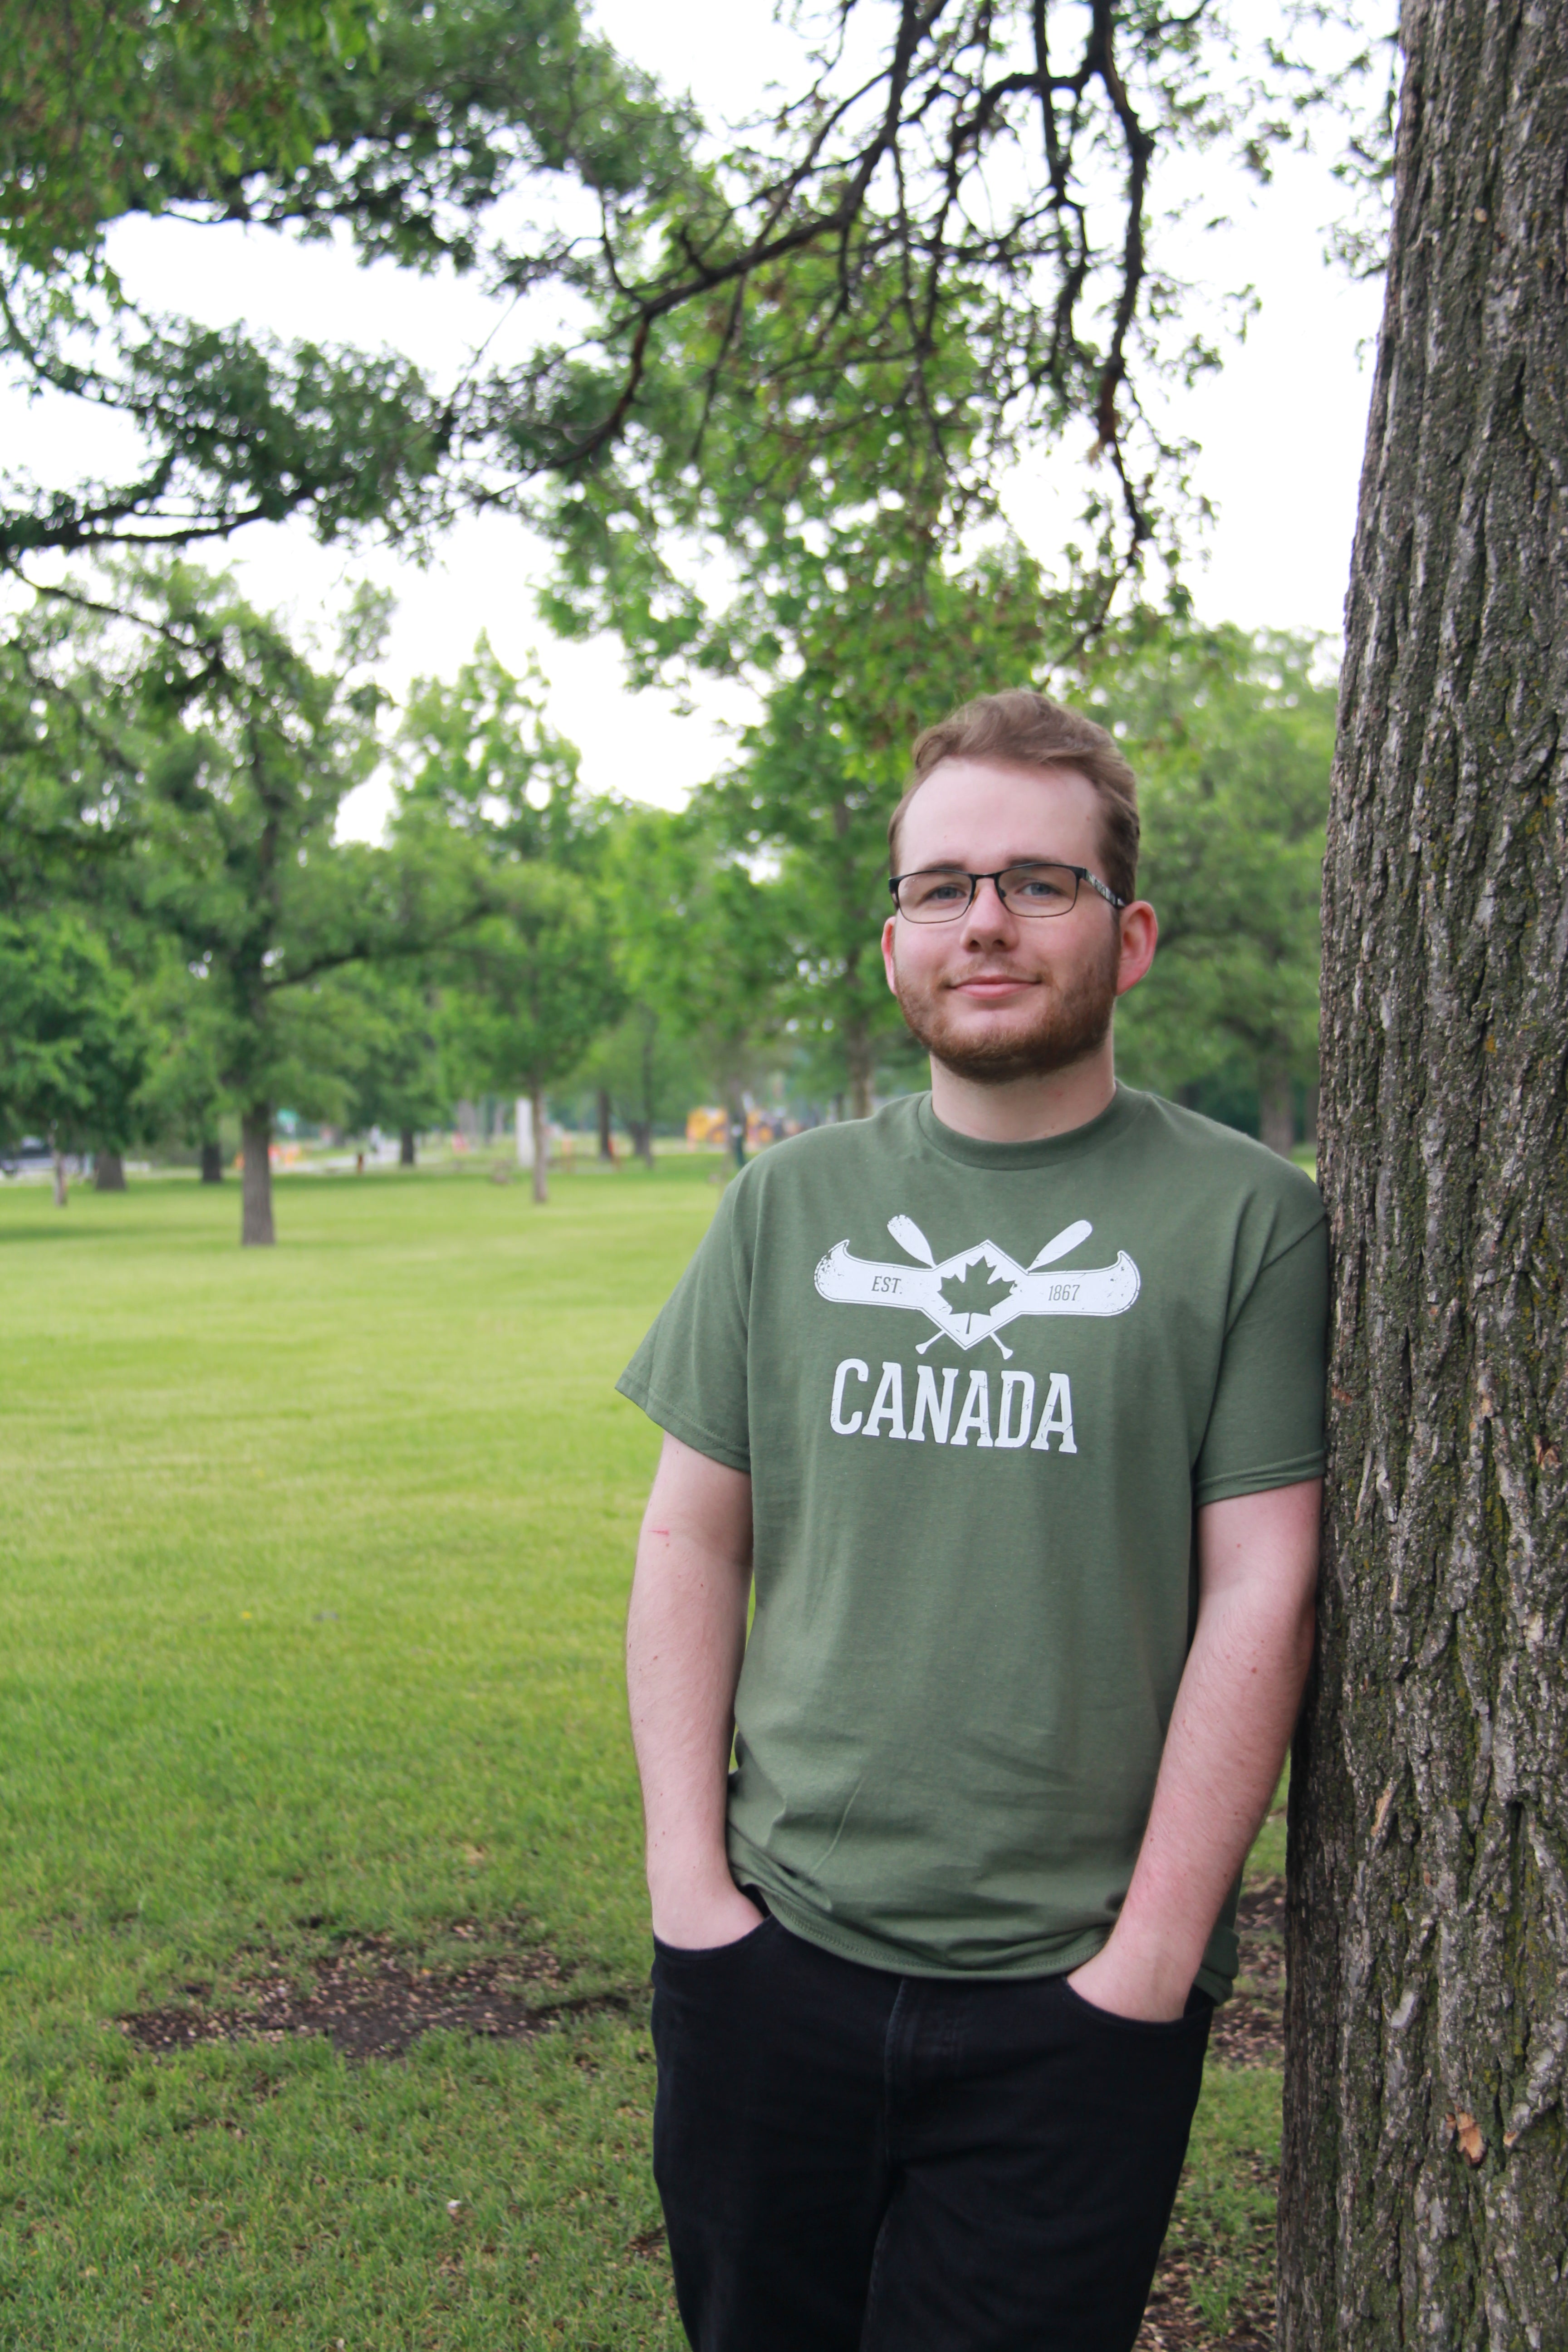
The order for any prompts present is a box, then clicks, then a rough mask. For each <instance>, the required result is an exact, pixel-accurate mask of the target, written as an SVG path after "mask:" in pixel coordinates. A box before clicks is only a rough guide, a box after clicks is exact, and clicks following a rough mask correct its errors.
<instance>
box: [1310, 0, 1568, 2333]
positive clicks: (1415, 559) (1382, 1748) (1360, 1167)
mask: <svg viewBox="0 0 1568 2352" xmlns="http://www.w3.org/2000/svg"><path fill="white" fill-rule="evenodd" d="M1404 37H1405V49H1406V60H1407V62H1406V74H1405V93H1404V100H1403V106H1402V112H1401V123H1400V134H1399V158H1398V173H1397V180H1396V193H1395V207H1394V248H1393V259H1392V268H1391V273H1390V278H1389V287H1388V297H1387V307H1386V310H1385V313H1384V328H1383V336H1382V342H1381V348H1380V352H1379V358H1378V368H1377V376H1376V382H1375V385H1374V389H1373V409H1372V422H1371V430H1370V438H1369V443H1368V450H1367V459H1366V467H1365V471H1364V473H1363V481H1362V494H1361V511H1360V516H1359V519H1358V525H1357V533H1356V551H1355V558H1354V563H1353V567H1352V581H1351V593H1350V599H1349V604H1348V608H1347V651H1346V662H1345V670H1344V684H1343V688H1342V709H1341V729H1340V748H1339V753H1338V758H1337V761H1336V766H1335V777H1334V790H1333V803H1332V810H1331V819H1330V827H1329V851H1328V861H1327V866H1326V869H1325V880H1324V901H1323V904H1324V927H1323V928H1324V991H1323V1047H1324V1069H1323V1103H1322V1136H1321V1159H1320V1162H1319V1165H1320V1170H1321V1178H1322V1181H1323V1185H1324V1190H1325V1192H1326V1194H1327V1198H1328V1202H1329V1208H1330V1214H1331V1227H1332V1234H1333V1244H1334V1253H1335V1278H1336V1291H1337V1307H1336V1323H1335V1330H1334V1338H1333V1346H1332V1355H1331V1373H1330V1381H1331V1441H1330V1486H1329V1506H1328V1516H1327V1525H1326V1530H1325V1535H1326V1541H1325V1553H1324V1567H1323V1577H1322V1594H1321V1643H1320V1652H1319V1662H1318V1666H1317V1670H1316V1674H1315V1676H1314V1683H1313V1689H1312V1692H1311V1694H1310V1699H1309V1705H1308V1708H1307V1712H1306V1714H1305V1716H1304V1718H1303V1722H1302V1727H1301V1731H1300V1738H1299V1740H1298V1744H1297V1750H1296V1769H1295V1773H1294V1777H1293V1780H1292V1783H1291V1790H1290V1810H1291V1840H1290V1854H1291V1885H1290V1894H1289V1914H1288V1931H1287V1940H1288V1945H1289V2010H1288V2019H1287V2048H1288V2052H1289V2058H1288V2066H1287V2079H1286V2143H1285V2163H1284V2179H1283V2184H1282V2192H1281V2208H1280V2221H1281V2227H1280V2253H1281V2332H1280V2341H1281V2344H1282V2345H1283V2346H1284V2347H1286V2352H1329V2347H1333V2352H1352V2347H1353V2352H1383V2347H1404V2346H1409V2347H1415V2346H1420V2347H1424V2352H1426V2347H1440V2348H1441V2352H1479V2347H1486V2348H1487V2352H1516V2347H1517V2352H1524V2347H1531V2352H1535V2347H1541V2352H1550V2347H1558V2346H1563V2345H1568V2266H1565V2265H1564V2263H1563V2245H1564V2221H1563V2216H1564V2214H1565V2213H1568V2119H1565V2116H1564V2098H1563V2094H1564V2087H1565V2085H1564V2079H1563V2077H1564V2060H1565V2056H1568V1831H1565V1826H1564V1814H1563V1790H1564V1788H1565V1787H1568V1675H1564V1673H1563V1636H1564V1628H1565V1622H1568V1508H1565V1507H1564V1502H1565V1498H1564V1495H1563V1486H1564V1478H1563V1454H1564V1453H1565V1452H1568V1438H1565V1435H1564V1430H1563V1407H1564V1402H1565V1400H1568V1380H1565V1365H1564V1357H1565V1336H1568V1335H1565V1328H1564V1315H1565V1306H1564V1301H1565V1289H1564V1277H1565V1275H1568V1149H1565V1143H1568V1137H1565V1133H1564V1129H1565V1112H1564V1098H1563V1071H1564V1064H1565V1061H1568V1026H1565V1021H1564V1010H1563V956H1564V950H1565V947H1568V885H1565V870H1568V751H1565V748H1564V747H1565V746H1568V565H1565V563H1564V550H1563V512H1564V496H1565V487H1568V486H1565V482H1564V476H1565V474H1568V376H1565V373H1564V367H1563V353H1564V351H1565V350H1568V253H1565V250H1564V220H1563V186H1564V183H1565V181H1568V11H1564V10H1563V8H1562V7H1561V6H1558V5H1553V0H1406V11H1405V34H1404Z"/></svg>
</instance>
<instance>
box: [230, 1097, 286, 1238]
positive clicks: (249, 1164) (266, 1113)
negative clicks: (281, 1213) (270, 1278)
mask: <svg viewBox="0 0 1568 2352" xmlns="http://www.w3.org/2000/svg"><path fill="white" fill-rule="evenodd" d="M239 1147H240V1153H241V1156H242V1158H243V1160H244V1162H245V1166H244V1170H243V1171H242V1176H241V1182H240V1194H239V1239H240V1245H241V1247H242V1248H244V1247H252V1248H263V1249H268V1248H270V1247H271V1245H272V1244H273V1242H274V1241H275V1240H276V1239H277V1235H276V1234H274V1232H273V1230H272V1158H271V1147H272V1106H271V1104H270V1103H256V1104H253V1105H252V1107H251V1108H250V1109H249V1110H247V1112H246V1113H245V1115H244V1117H243V1118H241V1120H240V1122H239Z"/></svg>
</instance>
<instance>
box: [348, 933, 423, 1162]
mask: <svg viewBox="0 0 1568 2352" xmlns="http://www.w3.org/2000/svg"><path fill="white" fill-rule="evenodd" d="M328 993H329V994H330V997H331V1005H332V1012H333V1020H334V1025H336V1024H341V1025H342V1035H343V1036H344V1037H345V1038H346V1040H347V1041H348V1042H349V1054H348V1062H349V1069H350V1077H349V1100H348V1109H347V1120H348V1126H349V1129H350V1130H351V1132H352V1133H353V1134H356V1135H363V1133H364V1132H365V1131H366V1129H369V1128H372V1127H386V1128H390V1129H392V1130H393V1132H394V1133H395V1135H396V1137H397V1139H398V1154H397V1156H398V1160H399V1163H400V1165H401V1166H403V1167H405V1168H412V1167H414V1166H415V1165H416V1161H417V1158H418V1138H419V1134H420V1131H421V1130H422V1129H425V1128H428V1127H436V1126H437V1125H439V1124H441V1123H442V1122H443V1121H444V1120H445V1118H446V1117H447V1108H448V1106H449V1105H450V1102H451V1099H452V1089H451V1088H450V1087H448V1086H447V1076H446V1069H445V1064H444V1057H443V1054H442V1038H441V1009H440V998H439V992H438V990H437V987H436V985H435V983H434V981H433V980H432V978H431V977H430V976H429V975H428V974H426V973H422V972H421V971H419V970H418V969H417V966H416V965H411V964H410V961H409V960H407V959H400V960H399V961H397V962H395V963H391V964H359V965H351V966H350V967H349V968H348V970H347V971H342V972H339V973H337V974H335V975H334V976H333V979H332V981H331V983H330V984H329V990H328Z"/></svg>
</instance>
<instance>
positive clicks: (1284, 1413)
mask: <svg viewBox="0 0 1568 2352" xmlns="http://www.w3.org/2000/svg"><path fill="white" fill-rule="evenodd" d="M1326 1290H1327V1284H1326V1273H1325V1238H1324V1219H1323V1209H1322V1203H1321V1201H1320V1199H1319V1197H1318V1193H1317V1191H1316V1188H1315V1187H1314V1186H1313V1185H1312V1183H1311V1182H1310V1180H1309V1179H1308V1178H1307V1177H1306V1176H1305V1175H1303V1174H1302V1172H1301V1171H1300V1169H1297V1168H1293V1167H1291V1166H1290V1165H1289V1163H1288V1162H1287V1161H1285V1160H1280V1159H1279V1158H1277V1157H1276V1155H1275V1154H1274V1153H1273V1152H1271V1151H1268V1150H1264V1149H1263V1148H1262V1146H1260V1145H1259V1144H1257V1143H1254V1142H1252V1141H1250V1140H1249V1139H1247V1137H1245V1136H1241V1135H1237V1134H1235V1133H1233V1132H1232V1131H1231V1130H1230V1129H1226V1128H1221V1127H1216V1126H1215V1125H1213V1124H1212V1123H1211V1122H1210V1121H1209V1120H1207V1119H1205V1118H1199V1117H1197V1115H1196V1114H1195V1113H1194V1112H1191V1111H1185V1110H1180V1109H1177V1108H1175V1107H1174V1106H1173V1104H1170V1103H1167V1102H1163V1101H1161V1100H1160V1099H1158V1097H1154V1096H1152V1095H1144V1094H1138V1093H1134V1092H1132V1091H1131V1090H1130V1089H1129V1088H1127V1087H1119V1088H1118V1090H1117V1093H1116V1095H1115V1097H1114V1099H1113V1100H1112V1102H1111V1103H1110V1107H1109V1108H1108V1109H1106V1110H1105V1111H1103V1112H1102V1113H1101V1114H1100V1117H1099V1118H1096V1119H1093V1120H1091V1121H1090V1122H1089V1125H1087V1126H1085V1127H1080V1128H1076V1129H1073V1130H1072V1131H1071V1132H1070V1133H1069V1134H1067V1135H1061V1136H1055V1137H1052V1138H1050V1139H1048V1140H1047V1141H1045V1142H1038V1143H1010V1144H996V1143H980V1142H976V1141H974V1140H973V1139H971V1138H969V1137H967V1136H963V1135H959V1134H956V1133H954V1131H953V1130H952V1129H950V1128H946V1127H944V1126H942V1123H941V1122H940V1121H939V1120H938V1119H937V1118H936V1117H935V1116H934V1114H933V1112H932V1110H931V1100H930V1097H929V1096H926V1095H916V1096H908V1097H904V1098H903V1099H901V1100H900V1101H898V1102H894V1103H891V1104H889V1106H888V1108H886V1109H884V1110H881V1111H879V1112H878V1113H877V1115H876V1116H875V1118H869V1119H862V1120H857V1121H855V1122H853V1123H851V1124H848V1125H845V1126H838V1127H827V1128H817V1129H813V1130H812V1131H811V1132H809V1133H807V1134H805V1135H800V1136H796V1137H795V1138H794V1139H792V1140H791V1141H789V1142H787V1143H783V1144H778V1145H775V1146H774V1147H773V1149H772V1150H769V1151H767V1152H766V1153H764V1154H763V1156H762V1157H760V1158H759V1159H757V1160H753V1161H752V1164H751V1165H750V1166H749V1167H748V1168H747V1169H746V1170H745V1171H744V1173H743V1174H742V1175H741V1176H740V1177H739V1178H738V1179H737V1180H736V1181H735V1182H734V1183H732V1184H731V1186H730V1187H729V1189H728V1190H727V1191H726V1192H725V1193H724V1194H723V1197H722V1199H721V1202H720V1204H719V1209H718V1212H717V1214H716V1215H715V1217H714V1219H713V1223H712V1225H711V1226H710V1229H709V1232H708V1234H707V1235H706V1237H705V1238H704V1240H703V1242H702V1244H701V1245H700V1248H699V1250H698V1252H697V1254H696V1255H695V1257H694V1258H693V1259H692V1261H691V1264H690V1265H689V1267H688V1268H687V1271H686V1273H685V1275H684V1276H682V1278H681V1281H680V1283H679V1286H678V1287H677V1289H676V1291H675V1293H674V1295H673V1296H672V1297H671V1298H670V1300H669V1302H668V1305H667V1306H666V1307H665V1308H664V1310H663V1312H662V1314H661V1315H660V1316H659V1318H658V1321H657V1322H656V1323H655V1325H654V1327H653V1328H652V1330H651V1331H650V1332H649V1333H648V1335H647V1339H645V1340H644V1341H643V1344H642V1346H641V1347H640V1348H639V1349H638V1350H637V1355H636V1357H635V1358H634V1359H633V1360H632V1362H631V1364H630V1365H629V1366H628V1368H627V1370H626V1372H625V1374H624V1375H623V1377H622V1379H621V1381H620V1388H621V1390H622V1391H623V1393H624V1394H625V1395H626V1396H628V1397H630V1398H631V1399H632V1400H633V1401H634V1402H636V1403H637V1404H639V1405H640V1406H641V1407H642V1408H643V1410H644V1412H647V1413H648V1414H650V1415H651V1417H652V1418H653V1419H654V1420H655V1421H656V1422H658V1423H659V1424H660V1425H661V1426H662V1427H663V1428H665V1429H667V1430H669V1431H670V1432H671V1433H673V1434H674V1435H675V1436H677V1437H679V1438H680V1439H682V1440H683V1441H684V1442H685V1443H686V1444H689V1445H691V1446H694V1447H696V1448H697V1450H698V1451H699V1452H700V1453H702V1454H708V1455H710V1456H711V1458H712V1459H713V1460H715V1461H718V1462H724V1463H728V1464H729V1465H731V1468H733V1469H736V1470H744V1471H748V1472H749V1473H750V1474H751V1479H752V1518H753V1527H754V1542H755V1549H754V1563H755V1580H756V1581H755V1596H756V1598H755V1613H754V1617H753V1622H752V1631H751V1636H750V1639H749V1641H748V1643H747V1646H746V1655H745V1663H744V1666H743V1668H742V1675H741V1682H740V1688H739V1690H738V1692H737V1695H736V1703H735V1724H736V1729H735V1759H736V1763H735V1770H734V1772H733V1774H732V1775H731V1785H730V1805H729V1842H730V1861H731V1868H732V1870H733V1871H734V1874H735V1875H736V1877H737V1879H739V1880H740V1881H741V1882H742V1884H744V1885H757V1886H759V1887H761V1888H762V1889H763V1892H764V1893H765V1895H766V1896H767V1899H768V1902H769V1904H770V1905H771V1906H773V1909H774V1910H775V1911H776V1912H777V1914H778V1916H779V1917H780V1918H781V1919H782V1920H783V1922H784V1925H785V1926H786V1927H791V1928H793V1929H794V1930H795V1932H796V1933H797V1934H799V1935H801V1936H804V1937H807V1938H808V1939H809V1940H810V1941H812V1942H814V1943H816V1944H821V1945H824V1946H826V1948H828V1949H830V1950H832V1951H836V1952H840V1953H843V1954H845V1955H846V1956H847V1958H850V1959H855V1960H860V1961H864V1962H866V1963H868V1964H869V1965H870V1966H872V1967H874V1968H883V1969H897V1970H899V1971H901V1972H905V1973H909V1974H913V1975H924V1976H968V1975H972V1974H973V1975H978V1976H990V1977H1015V1976H1043V1975H1050V1974H1054V1973H1057V1972H1058V1971H1061V1970H1064V1969H1074V1968H1077V1967H1078V1966H1079V1963H1080V1962H1082V1961H1083V1960H1086V1959H1088V1958H1089V1957H1090V1956H1091V1954H1093V1953H1094V1952H1096V1951H1098V1950H1099V1948H1100V1946H1101V1945H1102V1944H1103V1943H1104V1941H1105V1939H1106V1937H1107V1936H1108V1935H1109V1934H1110V1928H1111V1927H1112V1925H1113V1923H1114V1921H1115V1918H1116V1915H1117V1910H1118V1906H1120V1904H1121V1900H1122V1897H1123V1895H1125V1893H1126V1889H1127V1885H1128V1881H1129V1879H1130V1878H1131V1874H1132V1866H1133V1864H1134V1862H1135V1861H1136V1859H1137V1854H1138V1847H1139V1843H1140V1841H1141V1839H1142V1832H1143V1827H1144V1823H1145V1822H1146V1820H1147V1818H1148V1812H1149V1805H1150V1801H1151V1798H1152V1793H1153V1787H1154V1778H1155V1773H1156V1770H1157V1769H1158V1766H1159V1761H1160V1750H1161V1748H1162V1745H1163V1740H1164V1736H1165V1729H1166V1726H1167V1724H1168V1723H1169V1721H1170V1717H1171V1708H1172V1705H1173V1701H1174V1698H1175V1695H1176V1685H1177V1684H1178V1682H1179V1681H1180V1679H1181V1675H1182V1668H1183V1664H1184V1661H1185V1658H1186V1654H1187V1646H1188V1643H1189V1641H1190V1639H1191V1632H1192V1625H1193V1622H1194V1609H1195V1601H1196V1580H1195V1554H1194V1543H1193V1513H1194V1508H1195V1507H1196V1506H1197V1505H1199V1504H1202V1503H1207V1502H1214V1501H1216V1500H1218V1499H1219V1498H1220V1497H1222V1496H1228V1495H1247V1494H1256V1493H1259V1492H1261V1491H1263V1490H1264V1489H1266V1488H1268V1487H1270V1486H1289V1485H1290V1484H1292V1483H1293V1482H1294V1481H1296V1480H1298V1479H1302V1478H1311V1477H1315V1476H1317V1475H1318V1474H1319V1472H1320V1471H1321V1467H1322V1426H1321V1425H1322V1381H1323V1327H1324V1320H1325V1307H1326ZM1234 1916H1235V1902H1234V1897H1233V1899H1232V1901H1231V1903H1230V1904H1229V1905H1228V1906H1226V1916H1225V1918H1224V1919H1223V1921H1222V1923H1221V1925H1220V1926H1219V1927H1218V1928H1216V1930H1215V1935H1214V1937H1212V1939H1211V1941H1210V1943H1209V1947H1208V1950H1207V1952H1206V1954H1205V1964H1204V1969H1203V1970H1202V1972H1201V1974H1200V1976H1199V1979H1198V1982H1199V1983H1200V1985H1202V1986H1203V1987H1204V1988H1205V1990H1207V1991H1208V1992H1210V1993H1212V1994H1213V1995H1215V1998H1223V1996H1224V1995H1225V1993H1226V1991H1227V1990H1229V1984H1230V1979H1231V1978H1232V1977H1233V1976H1234V1974H1235V1970H1236V1962H1237V1946H1236V1937H1235V1934H1234V1929H1233V1925H1232V1923H1233V1921H1234Z"/></svg>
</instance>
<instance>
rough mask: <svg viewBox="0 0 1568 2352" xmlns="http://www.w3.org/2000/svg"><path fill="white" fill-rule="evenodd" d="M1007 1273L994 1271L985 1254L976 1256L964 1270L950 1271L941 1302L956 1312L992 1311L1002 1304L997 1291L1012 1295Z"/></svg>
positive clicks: (943, 1284)
mask: <svg viewBox="0 0 1568 2352" xmlns="http://www.w3.org/2000/svg"><path fill="white" fill-rule="evenodd" d="M1012 1289H1013V1286H1012V1284H1011V1283H1010V1282H1009V1281H1008V1280H1007V1279H1006V1276H1005V1275H1000V1274H993V1273H992V1271H991V1268H990V1267H989V1266H988V1265H986V1263H985V1261H984V1258H976V1259H975V1261H974V1263H973V1265H970V1266H966V1267H965V1268H964V1271H963V1273H962V1274H950V1275H948V1276H946V1277H945V1278H944V1280H943V1282H942V1303H943V1305H944V1306H947V1307H952V1311H953V1313H954V1314H955V1315H989V1314H990V1312H991V1310H992V1308H993V1307H995V1306H997V1305H999V1304H1000V1300H999V1298H998V1296H997V1294H998V1292H1001V1293H1005V1294H1006V1295H1008V1296H1011V1293H1012Z"/></svg>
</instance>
